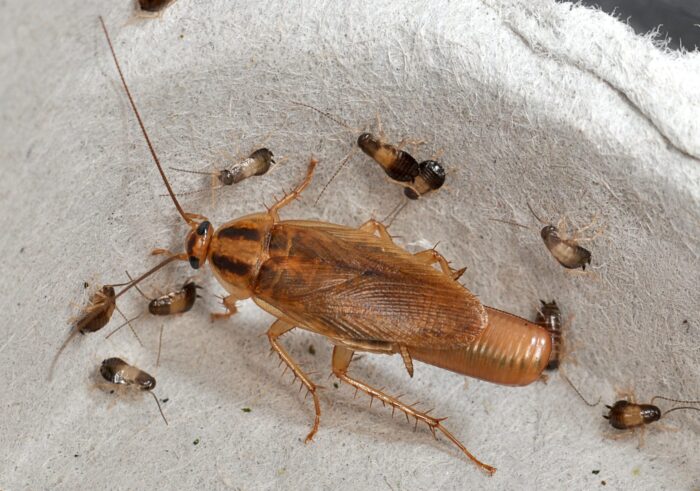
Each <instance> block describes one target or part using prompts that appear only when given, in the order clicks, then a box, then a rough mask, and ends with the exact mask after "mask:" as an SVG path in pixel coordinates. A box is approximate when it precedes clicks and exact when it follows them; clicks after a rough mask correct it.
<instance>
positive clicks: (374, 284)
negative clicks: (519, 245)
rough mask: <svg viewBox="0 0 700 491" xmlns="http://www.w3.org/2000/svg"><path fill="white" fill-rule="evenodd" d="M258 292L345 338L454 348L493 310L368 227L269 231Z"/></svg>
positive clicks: (301, 321) (312, 326)
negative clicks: (370, 231)
mask: <svg viewBox="0 0 700 491" xmlns="http://www.w3.org/2000/svg"><path fill="white" fill-rule="evenodd" d="M270 234H271V237H270V241H269V245H268V253H269V258H268V259H267V260H265V261H264V262H263V264H262V265H261V266H260V270H259V272H258V276H257V280H256V284H255V286H254V290H253V296H254V298H255V299H256V300H258V301H259V305H261V306H263V307H265V304H267V305H268V306H271V307H273V308H274V309H276V310H278V311H279V312H281V313H283V314H284V315H285V316H286V317H287V318H288V319H290V320H292V321H294V323H295V324H296V325H298V326H299V327H302V328H306V329H309V330H312V331H315V332H318V333H320V334H323V335H325V336H328V337H330V338H335V339H338V340H354V341H370V342H380V343H396V344H402V345H406V346H408V347H411V346H423V347H425V346H433V347H436V348H438V347H443V348H447V347H452V348H454V347H455V346H459V345H467V344H470V343H472V342H474V341H475V340H476V339H477V338H478V336H479V335H480V334H481V332H482V331H483V329H484V328H485V326H486V324H487V314H486V311H485V309H484V307H483V305H481V303H480V302H479V300H478V299H477V298H476V296H475V295H474V294H472V293H471V292H470V291H469V290H467V289H466V288H464V287H463V286H461V285H460V284H459V283H457V282H456V281H454V280H453V279H452V278H450V277H448V276H447V275H445V274H444V273H442V272H439V271H437V270H436V269H435V268H433V267H432V266H430V265H428V264H425V263H424V262H423V261H421V260H419V259H417V258H415V257H414V256H413V255H412V254H410V253H408V252H407V251H405V250H403V249H401V248H400V247H398V246H396V245H394V244H393V243H391V242H390V241H388V240H385V239H380V238H379V237H376V236H375V235H373V234H370V233H368V232H366V231H363V230H357V229H351V228H346V227H341V226H338V225H332V224H327V223H320V222H307V221H285V222H279V223H277V224H275V225H274V226H273V228H272V230H271V232H270Z"/></svg>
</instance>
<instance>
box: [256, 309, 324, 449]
mask: <svg viewBox="0 0 700 491" xmlns="http://www.w3.org/2000/svg"><path fill="white" fill-rule="evenodd" d="M292 329H294V326H293V325H291V324H288V323H286V322H284V321H282V320H276V321H275V322H274V323H273V324H272V325H271V326H270V329H268V331H267V338H268V339H269V340H270V345H272V349H273V350H274V351H275V352H277V354H278V355H279V357H280V358H281V359H282V361H283V362H284V363H285V364H286V365H287V366H288V367H289V368H290V369H291V370H292V372H294V376H295V377H299V380H301V383H302V384H303V385H304V386H305V387H306V389H307V390H308V391H309V393H310V394H311V397H312V398H313V400H314V409H315V411H316V416H315V418H314V425H313V427H312V428H311V431H310V432H309V434H308V435H306V440H305V443H308V442H310V441H311V440H313V438H314V435H315V434H316V432H317V431H318V425H319V423H320V422H321V404H320V403H319V401H318V395H317V394H316V385H315V384H314V383H313V382H312V381H311V380H310V379H309V377H308V376H307V375H306V374H305V373H304V372H303V371H302V369H301V368H300V367H299V365H297V363H296V362H295V361H294V360H293V359H292V357H291V356H289V354H288V353H287V351H286V350H285V349H284V348H283V347H282V345H281V344H280V343H279V342H278V341H277V340H278V338H279V337H280V336H282V335H283V334H285V333H286V332H288V331H291V330H292Z"/></svg>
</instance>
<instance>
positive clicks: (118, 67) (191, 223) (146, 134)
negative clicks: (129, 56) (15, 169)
mask: <svg viewBox="0 0 700 491" xmlns="http://www.w3.org/2000/svg"><path fill="white" fill-rule="evenodd" d="M99 19H100V24H102V30H103V31H104V33H105V38H107V44H109V50H110V51H111V52H112V58H113V59H114V64H115V65H116V67H117V72H119V78H120V79H121V80H122V85H123V86H124V90H125V91H126V95H127V97H128V98H129V102H130V103H131V108H132V109H133V110H134V115H135V116H136V119H137V120H138V122H139V126H140V127H141V131H142V132H143V136H144V137H145V138H146V144H147V145H148V149H149V150H150V151H151V155H152V156H153V160H154V161H155V163H156V166H157V167H158V172H160V177H162V178H163V182H164V183H165V187H166V188H167V189H168V194H170V197H171V198H172V199H173V203H175V208H177V211H178V212H179V213H180V215H181V216H182V218H183V220H185V222H187V223H188V224H189V225H194V220H192V219H191V218H189V217H188V216H187V214H186V213H185V210H183V209H182V206H180V203H178V201H177V198H176V197H175V193H174V192H173V189H172V188H171V187H170V183H169V182H168V178H167V177H165V172H163V167H162V166H161V165H160V160H158V156H157V155H156V151H155V150H154V149H153V144H152V143H151V139H150V138H148V132H146V127H145V126H144V125H143V121H142V120H141V115H140V114H139V110H138V109H136V104H135V103H134V98H133V97H131V92H130V91H129V86H128V85H126V79H125V78H124V74H123V73H122V69H121V66H119V61H118V60H117V54H116V53H115V52H114V46H112V40H111V39H110V37H109V33H108V32H107V26H105V21H104V19H102V16H101V15H100V16H99Z"/></svg>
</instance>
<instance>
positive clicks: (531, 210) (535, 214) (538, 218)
mask: <svg viewBox="0 0 700 491" xmlns="http://www.w3.org/2000/svg"><path fill="white" fill-rule="evenodd" d="M525 203H527V207H528V208H530V213H532V216H534V217H535V218H536V219H537V221H538V222H540V223H541V224H543V225H549V224H548V223H547V222H545V221H544V220H542V219H541V218H540V217H538V216H537V213H535V210H533V209H532V206H530V202H529V201H526V202H525Z"/></svg>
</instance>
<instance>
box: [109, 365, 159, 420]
mask: <svg viewBox="0 0 700 491" xmlns="http://www.w3.org/2000/svg"><path fill="white" fill-rule="evenodd" d="M100 374H101V375H102V377H103V378H104V379H105V380H106V381H107V382H109V384H111V385H115V386H122V387H125V388H127V389H137V390H140V391H144V392H148V393H149V394H151V395H152V396H153V400H154V401H156V404H157V405H158V411H160V415H161V416H162V417H163V421H165V424H166V425H167V424H168V420H167V419H165V415H164V414H163V409H162V408H161V407H160V402H158V398H157V397H156V395H155V394H154V393H153V389H155V387H156V379H155V378H153V377H152V376H151V375H149V374H148V373H146V372H144V371H143V370H141V369H140V368H138V367H135V366H133V365H129V364H128V363H127V362H125V361H124V360H122V359H121V358H108V359H106V360H104V361H103V362H102V365H101V366H100Z"/></svg>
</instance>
